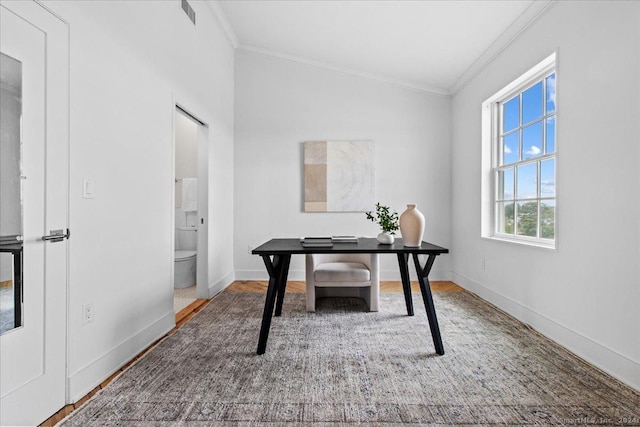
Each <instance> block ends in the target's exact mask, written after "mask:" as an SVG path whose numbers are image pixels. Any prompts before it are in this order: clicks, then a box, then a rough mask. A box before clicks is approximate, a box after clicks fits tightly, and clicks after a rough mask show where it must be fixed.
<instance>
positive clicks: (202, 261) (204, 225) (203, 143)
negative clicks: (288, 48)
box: [169, 94, 211, 304]
mask: <svg viewBox="0 0 640 427" xmlns="http://www.w3.org/2000/svg"><path fill="white" fill-rule="evenodd" d="M192 104H193V103H185V102H181V101H180V100H178V99H177V97H176V95H175V94H174V95H173V102H172V126H171V131H172V135H171V186H170V187H169V188H171V189H173V188H174V184H175V177H176V115H177V114H180V113H182V114H184V115H186V116H188V117H189V118H190V119H192V120H193V121H194V122H196V123H197V125H198V133H197V138H198V247H197V260H198V261H197V264H196V292H197V297H198V298H202V299H209V298H210V297H211V295H210V291H209V256H208V255H209V232H208V230H209V224H208V222H209V164H210V162H209V155H210V150H209V135H210V128H209V124H208V122H207V121H206V119H203V117H204V116H203V115H200V114H198V111H199V110H198V109H193V108H192V107H191V105H192ZM186 105H189V107H186ZM178 111H180V113H179V112H178ZM175 206H176V200H175V191H173V190H172V191H171V233H172V234H171V263H170V264H171V277H170V283H171V296H172V299H173V289H174V287H173V286H174V268H175V264H174V253H175V238H174V230H175ZM172 304H173V302H172Z"/></svg>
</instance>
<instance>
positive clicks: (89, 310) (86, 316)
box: [82, 304, 94, 325]
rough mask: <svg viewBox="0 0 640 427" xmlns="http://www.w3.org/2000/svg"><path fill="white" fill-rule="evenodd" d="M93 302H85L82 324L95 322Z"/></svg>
mask: <svg viewBox="0 0 640 427" xmlns="http://www.w3.org/2000/svg"><path fill="white" fill-rule="evenodd" d="M93 316H94V311H93V304H84V305H83V306H82V324H83V325H86V324H87V323H90V322H93Z"/></svg>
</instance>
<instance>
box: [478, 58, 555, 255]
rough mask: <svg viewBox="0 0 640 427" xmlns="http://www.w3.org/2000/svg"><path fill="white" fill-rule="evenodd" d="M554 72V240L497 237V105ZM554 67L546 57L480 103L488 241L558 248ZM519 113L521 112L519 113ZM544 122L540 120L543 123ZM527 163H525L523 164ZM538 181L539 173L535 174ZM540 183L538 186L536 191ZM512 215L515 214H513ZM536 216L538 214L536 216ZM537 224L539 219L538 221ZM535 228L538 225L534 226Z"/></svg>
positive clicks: (483, 232) (484, 228)
mask: <svg viewBox="0 0 640 427" xmlns="http://www.w3.org/2000/svg"><path fill="white" fill-rule="evenodd" d="M553 72H555V73H556V76H555V79H556V105H555V116H556V121H555V132H556V138H555V151H554V155H553V156H551V157H553V158H554V159H555V177H554V180H555V182H556V186H555V187H556V188H555V198H554V200H555V202H556V203H555V209H554V216H555V217H554V225H555V231H554V239H543V238H538V237H529V236H520V235H518V234H517V233H514V234H513V235H511V234H504V233H499V232H498V230H497V227H496V224H497V212H496V198H497V194H498V182H497V179H496V176H497V172H496V171H497V170H498V169H500V166H499V156H500V148H499V141H500V123H499V121H500V120H499V119H500V110H499V109H500V104H501V103H504V102H506V101H508V100H509V99H511V98H512V97H513V96H515V95H518V94H519V93H521V92H523V91H525V90H527V89H528V88H529V87H531V86H533V85H534V84H536V83H538V82H539V81H540V80H542V79H544V78H545V77H546V76H547V75H549V74H551V73H553ZM557 82H558V67H557V61H556V53H555V52H554V53H553V54H551V55H549V56H548V57H547V58H545V59H544V60H543V61H541V62H540V63H539V64H537V65H535V66H534V67H533V68H531V69H530V70H529V71H527V72H526V73H524V74H523V75H522V76H520V77H518V78H517V79H516V80H514V81H513V82H511V83H510V84H508V85H507V86H506V87H504V88H503V89H501V90H500V91H498V92H497V93H495V94H494V95H492V96H491V97H490V98H488V99H487V100H486V101H484V102H483V103H482V156H481V157H482V169H481V173H482V178H481V187H482V188H481V191H482V192H481V210H482V212H481V221H482V222H481V228H480V231H481V236H482V237H484V238H488V239H492V240H500V241H506V242H513V243H519V244H525V245H530V246H536V247H541V248H548V249H556V248H557V244H558V203H557V201H558V188H557V187H558V186H557V175H558V172H557V171H558V139H557V134H558V119H557V116H558V103H557V98H558V96H557V93H558V85H557ZM521 113H522V111H521ZM543 120H544V119H543ZM547 157H548V156H543V157H542V158H535V159H531V161H532V162H535V161H539V160H541V159H542V160H544V159H545V158H547ZM527 161H528V160H527ZM538 180H539V172H538ZM539 185H540V183H539V182H538V187H539ZM540 196H541V195H540V194H538V197H537V198H536V199H532V200H537V201H540V200H541V197H540ZM514 215H515V214H514ZM539 215H540V213H539V212H538V216H539ZM538 221H539V218H538ZM538 224H539V223H538Z"/></svg>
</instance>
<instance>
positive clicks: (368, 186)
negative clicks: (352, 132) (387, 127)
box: [304, 141, 375, 212]
mask: <svg viewBox="0 0 640 427" xmlns="http://www.w3.org/2000/svg"><path fill="white" fill-rule="evenodd" d="M374 154H375V151H374V144H373V141H307V142H305V143H304V210H305V212H365V211H370V210H371V209H373V206H374V204H375V202H374V201H375V173H374V172H375V170H374Z"/></svg>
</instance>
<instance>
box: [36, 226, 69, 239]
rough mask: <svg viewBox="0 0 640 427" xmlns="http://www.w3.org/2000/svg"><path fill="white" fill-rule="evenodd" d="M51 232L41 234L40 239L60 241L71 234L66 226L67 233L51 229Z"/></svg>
mask: <svg viewBox="0 0 640 427" xmlns="http://www.w3.org/2000/svg"><path fill="white" fill-rule="evenodd" d="M50 233H51V234H49V235H48V236H42V240H44V241H51V242H62V241H63V240H64V239H68V238H69V237H70V236H71V231H69V229H68V228H67V233H66V234H64V230H51V231H50Z"/></svg>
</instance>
